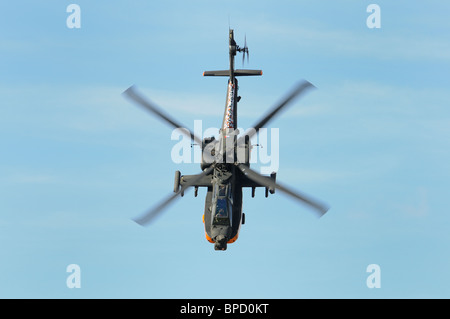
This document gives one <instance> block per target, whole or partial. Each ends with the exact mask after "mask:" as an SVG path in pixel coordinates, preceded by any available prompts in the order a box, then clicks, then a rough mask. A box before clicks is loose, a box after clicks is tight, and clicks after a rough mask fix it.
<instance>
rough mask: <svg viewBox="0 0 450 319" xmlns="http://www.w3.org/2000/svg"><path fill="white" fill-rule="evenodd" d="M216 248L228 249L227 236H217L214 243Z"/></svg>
mask: <svg viewBox="0 0 450 319" xmlns="http://www.w3.org/2000/svg"><path fill="white" fill-rule="evenodd" d="M214 250H227V237H225V236H224V235H219V236H217V237H216V242H215V244H214Z"/></svg>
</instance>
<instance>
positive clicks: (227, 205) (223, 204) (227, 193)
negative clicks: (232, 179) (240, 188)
mask: <svg viewBox="0 0 450 319" xmlns="http://www.w3.org/2000/svg"><path fill="white" fill-rule="evenodd" d="M212 200H213V205H212V213H213V214H212V217H213V218H212V224H213V225H222V226H231V214H232V212H233V201H232V200H233V193H232V192H231V184H215V185H214V187H213V197H212Z"/></svg>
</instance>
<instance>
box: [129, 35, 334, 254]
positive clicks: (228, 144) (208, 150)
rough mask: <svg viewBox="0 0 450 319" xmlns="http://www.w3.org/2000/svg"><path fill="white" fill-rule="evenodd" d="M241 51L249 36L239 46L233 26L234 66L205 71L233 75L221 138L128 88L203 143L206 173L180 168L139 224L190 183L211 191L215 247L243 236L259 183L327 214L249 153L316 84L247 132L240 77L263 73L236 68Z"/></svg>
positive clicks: (209, 227)
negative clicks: (169, 189)
mask: <svg viewBox="0 0 450 319" xmlns="http://www.w3.org/2000/svg"><path fill="white" fill-rule="evenodd" d="M237 53H242V61H243V62H244V61H245V57H247V60H248V57H249V50H248V47H247V41H246V38H245V40H244V46H243V47H240V46H239V45H237V43H236V41H235V39H234V30H233V29H229V63H230V64H229V69H226V70H217V71H205V72H203V76H222V77H228V84H227V95H226V104H225V111H224V115H223V120H222V125H221V128H220V130H219V136H218V138H217V139H216V138H215V137H206V138H204V139H201V138H200V137H198V136H196V135H194V133H193V132H192V131H191V130H189V129H187V128H186V126H184V125H181V124H180V123H178V122H177V121H176V120H174V119H173V118H171V117H170V116H168V115H167V114H165V113H164V112H163V111H162V110H161V109H160V108H159V107H157V106H156V105H155V104H154V103H153V102H150V100H148V99H146V98H144V97H143V96H142V94H140V93H139V92H138V91H137V90H136V88H135V86H131V87H129V88H128V89H127V90H125V91H124V92H123V95H124V96H125V97H126V98H128V99H130V100H131V101H133V102H135V103H137V104H138V105H140V106H141V107H143V108H145V109H146V110H148V111H150V112H151V113H152V114H153V115H155V116H156V117H158V118H159V119H161V120H163V121H164V122H166V123H167V124H169V125H170V126H172V127H173V128H176V129H180V132H182V133H183V134H185V135H186V136H187V137H189V138H190V139H191V141H193V142H194V143H195V144H197V145H201V148H202V157H201V159H202V160H201V165H200V167H201V173H199V174H196V175H181V173H180V171H176V172H175V181H174V190H173V192H174V194H172V195H170V196H168V198H166V199H165V200H163V201H162V202H160V203H159V204H158V205H156V206H155V207H154V208H152V209H151V210H149V211H147V212H146V213H144V214H143V215H142V216H140V217H138V218H136V219H134V221H135V222H137V223H138V224H140V225H147V224H149V223H151V222H152V221H153V220H154V219H155V218H156V217H157V216H158V215H160V214H161V212H162V211H163V210H164V209H165V208H166V207H167V206H168V205H169V204H170V203H171V202H173V201H174V200H175V199H176V198H178V197H179V196H183V195H184V192H185V191H186V190H187V189H188V188H191V187H194V188H195V196H197V194H198V188H199V187H204V188H206V189H207V193H206V199H205V210H204V214H203V223H204V227H205V237H206V239H207V240H208V241H209V242H210V243H213V244H214V249H215V250H226V249H227V244H230V243H234V242H235V241H236V240H237V239H238V236H239V231H240V228H241V225H243V224H244V223H245V214H244V213H243V212H242V202H243V197H242V189H243V188H251V189H252V197H254V196H255V189H256V188H257V187H263V188H265V196H266V197H267V196H268V194H269V193H270V194H274V193H275V190H279V191H281V192H283V193H285V194H287V195H289V196H290V197H292V198H293V199H295V200H297V201H300V202H301V203H302V204H305V205H307V206H309V207H310V208H312V210H314V211H315V212H317V214H318V215H319V217H320V216H322V215H323V214H325V213H326V212H327V210H328V206H327V205H326V204H324V203H322V202H320V201H318V200H316V199H313V198H311V197H310V196H308V195H306V194H303V193H300V192H298V191H297V190H293V189H291V188H290V187H287V186H285V185H281V184H280V183H279V182H277V181H276V172H273V173H272V174H270V176H264V175H262V174H259V173H258V172H256V171H254V170H252V169H251V168H250V153H251V149H252V147H253V145H252V144H251V142H250V139H251V138H252V136H254V135H255V134H257V133H258V131H259V129H261V128H263V127H264V126H265V125H266V124H267V123H268V122H269V121H270V120H272V119H273V118H274V117H275V115H277V114H279V113H280V111H281V110H283V109H285V108H286V107H287V106H288V105H289V104H292V102H293V100H294V99H295V98H297V97H299V96H301V95H302V94H304V93H305V92H306V91H308V90H310V89H312V88H314V85H312V84H311V83H310V82H308V81H305V80H303V81H301V82H299V83H298V84H297V85H296V86H295V87H294V88H293V90H292V91H290V92H289V93H288V94H287V96H286V97H285V98H284V99H283V100H281V102H279V103H278V104H276V105H275V106H274V107H273V108H272V109H271V111H270V112H268V113H267V114H266V115H265V116H264V117H263V118H262V119H261V120H259V121H258V122H257V123H256V124H255V125H254V126H253V127H252V128H251V129H249V130H247V131H246V132H245V133H244V134H243V135H239V134H240V132H239V130H238V129H237V127H238V126H237V118H238V116H237V109H238V102H239V100H240V99H241V97H240V96H239V95H238V80H237V77H240V76H261V75H262V71H261V70H249V69H235V57H236V55H237Z"/></svg>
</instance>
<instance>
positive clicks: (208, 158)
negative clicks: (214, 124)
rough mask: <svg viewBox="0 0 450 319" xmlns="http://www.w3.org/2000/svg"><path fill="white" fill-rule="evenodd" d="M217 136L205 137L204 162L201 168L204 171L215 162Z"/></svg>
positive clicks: (203, 147) (203, 145)
mask: <svg viewBox="0 0 450 319" xmlns="http://www.w3.org/2000/svg"><path fill="white" fill-rule="evenodd" d="M214 141H215V137H214V136H212V137H205V138H204V139H203V141H202V162H201V164H200V168H201V169H202V171H204V170H205V169H207V168H208V167H210V166H211V164H212V163H213V162H214V155H215V148H214V143H213V142H214Z"/></svg>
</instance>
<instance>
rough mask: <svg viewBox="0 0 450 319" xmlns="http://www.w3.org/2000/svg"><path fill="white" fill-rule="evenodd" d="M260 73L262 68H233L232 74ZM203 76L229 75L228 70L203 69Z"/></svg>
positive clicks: (249, 74)
mask: <svg viewBox="0 0 450 319" xmlns="http://www.w3.org/2000/svg"><path fill="white" fill-rule="evenodd" d="M255 75H262V70H234V76H255ZM203 76H230V70H218V71H205V72H203Z"/></svg>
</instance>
